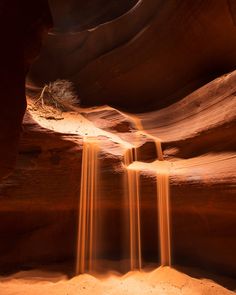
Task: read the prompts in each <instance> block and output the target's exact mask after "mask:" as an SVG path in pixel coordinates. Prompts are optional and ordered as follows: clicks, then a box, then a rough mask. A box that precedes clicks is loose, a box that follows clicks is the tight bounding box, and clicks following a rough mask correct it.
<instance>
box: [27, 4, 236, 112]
mask: <svg viewBox="0 0 236 295" xmlns="http://www.w3.org/2000/svg"><path fill="white" fill-rule="evenodd" d="M232 3H233V2H232V1H227V0H219V1H214V2H213V1H210V0H207V1H206V0H204V1H203V0H198V1H194V3H193V2H189V1H174V0H169V1H151V0H140V1H139V2H138V3H137V4H136V5H135V6H134V7H133V9H131V10H130V11H129V12H127V13H126V14H125V15H123V16H121V17H120V18H118V19H114V20H111V21H110V22H107V23H105V24H103V25H102V26H98V27H94V28H93V29H92V30H89V31H86V30H85V31H83V32H80V33H74V34H66V36H65V35H60V34H56V35H55V34H53V35H50V36H49V39H48V42H47V45H46V47H45V48H44V50H43V53H42V55H41V58H40V59H39V60H38V62H37V63H36V64H35V66H34V67H33V69H32V71H31V73H30V77H29V80H30V81H31V83H33V84H36V85H42V83H44V82H47V81H49V80H50V81H52V80H55V79H57V78H66V79H69V80H72V81H73V82H74V83H75V85H76V87H77V90H78V93H79V96H80V98H81V101H82V104H84V105H98V104H109V105H113V106H118V107H122V108H124V109H129V110H130V111H135V110H136V111H137V110H138V111H144V110H147V109H149V110H153V109H156V108H160V107H163V106H166V105H168V104H171V103H172V102H173V101H176V100H178V99H179V98H181V97H183V96H185V95H186V94H188V93H190V92H192V91H193V90H194V89H196V88H198V87H199V86H200V85H202V84H204V83H206V82H207V81H210V80H212V79H213V78H214V77H216V76H219V75H221V74H222V73H225V72H227V71H231V70H233V69H234V67H235V65H236V37H235V36H236V26H235V24H234V15H235V10H234V9H233V7H234V5H233V4H232ZM63 40H64V41H63Z"/></svg>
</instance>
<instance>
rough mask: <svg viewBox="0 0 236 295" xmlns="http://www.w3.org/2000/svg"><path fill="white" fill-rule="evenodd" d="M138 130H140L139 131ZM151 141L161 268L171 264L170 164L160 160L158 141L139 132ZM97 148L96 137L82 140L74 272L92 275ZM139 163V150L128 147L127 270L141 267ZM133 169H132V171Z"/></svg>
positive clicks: (94, 249)
mask: <svg viewBox="0 0 236 295" xmlns="http://www.w3.org/2000/svg"><path fill="white" fill-rule="evenodd" d="M139 130H140V128H139ZM138 133H139V134H143V135H145V136H147V137H149V138H151V139H152V140H153V141H154V142H155V145H156V151H157V156H158V161H156V162H157V164H156V166H155V167H156V168H155V171H156V173H157V215H158V220H157V223H158V226H159V243H160V256H161V265H165V266H170V265H171V250H170V249H171V244H170V220H169V219H170V217H169V165H168V162H166V161H164V160H163V154H162V147H161V142H160V140H159V139H157V138H155V137H152V136H151V135H149V134H147V133H146V132H145V131H141V130H140V131H138ZM98 151H99V147H98V144H97V142H96V136H95V137H87V136H86V137H84V143H83V153H82V168H81V190H80V203H79V219H78V239H77V260H76V273H77V274H81V273H85V272H93V271H94V269H95V267H94V264H95V262H96V240H97V230H96V227H95V226H96V224H97V220H96V212H97V210H96V209H97V208H96V207H97V201H98V200H97V185H98V183H97V177H98ZM137 161H138V149H137V148H136V147H133V148H128V149H126V151H125V154H124V165H125V167H126V171H127V173H126V175H127V178H126V181H125V185H124V188H123V189H124V192H125V196H126V198H127V201H128V206H129V213H128V214H129V217H128V218H129V245H130V246H129V247H130V249H129V251H130V270H135V269H136V270H140V269H141V268H142V249H141V244H142V243H141V222H142V221H141V218H140V170H141V169H136V168H135V166H133V164H135V163H137ZM133 167H134V168H133Z"/></svg>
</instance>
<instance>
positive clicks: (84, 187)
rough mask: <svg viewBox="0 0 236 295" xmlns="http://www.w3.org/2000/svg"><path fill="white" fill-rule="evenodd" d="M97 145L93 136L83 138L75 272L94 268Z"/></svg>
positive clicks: (88, 270) (89, 270) (78, 272)
mask: <svg viewBox="0 0 236 295" xmlns="http://www.w3.org/2000/svg"><path fill="white" fill-rule="evenodd" d="M97 176H98V145H97V144H96V141H95V140H94V139H93V138H84V143H83V154H82V169H81V188H80V204H79V221H78V244H77V261H76V273H77V274H80V273H84V272H91V271H93V269H94V262H95V259H96V257H95V252H96V251H95V250H96V238H95V237H96V228H95V225H96V216H95V214H96V205H97Z"/></svg>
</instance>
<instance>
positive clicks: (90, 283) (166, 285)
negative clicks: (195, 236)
mask: <svg viewBox="0 0 236 295" xmlns="http://www.w3.org/2000/svg"><path fill="white" fill-rule="evenodd" d="M0 294H1V295H23V294H24V295H78V294H79V295H90V294H96V295H121V294H122V295H123V294H127V295H134V294H135V295H137V294H144V295H145V294H148V295H149V294H152V295H180V294H181V295H182V294H183V295H203V294H204V295H230V294H235V292H233V291H229V290H227V289H225V288H223V287H222V286H220V285H218V284H217V283H215V282H213V281H211V280H208V279H195V278H192V277H190V276H188V275H186V274H183V273H181V272H179V271H177V270H175V269H171V268H169V267H161V268H158V269H156V270H154V271H151V272H130V273H128V274H126V275H124V276H118V275H112V274H110V275H106V276H104V277H97V278H96V277H94V276H91V275H88V274H84V275H80V276H77V277H74V278H72V279H67V277H65V276H63V275H60V274H55V273H54V274H53V273H51V274H50V273H45V272H42V271H41V272H40V271H29V272H20V273H17V274H15V275H12V276H10V277H5V278H3V277H2V278H1V279H0Z"/></svg>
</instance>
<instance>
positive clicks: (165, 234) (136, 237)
mask: <svg viewBox="0 0 236 295" xmlns="http://www.w3.org/2000/svg"><path fill="white" fill-rule="evenodd" d="M128 116H129V117H130V118H131V119H132V120H133V122H134V124H135V126H136V128H137V129H138V130H139V132H138V134H140V135H141V134H142V135H145V136H147V137H149V138H151V139H152V140H153V141H154V142H155V146H156V154H157V158H158V162H159V164H157V169H156V171H157V178H156V179H157V214H158V221H157V223H158V228H159V244H160V258H161V265H163V266H171V241H170V205H169V202H170V201H169V198H170V197H169V163H168V162H166V161H164V157H163V152H162V146H161V140H160V139H158V138H156V137H154V136H152V135H150V134H148V133H147V132H145V131H144V128H143V126H142V123H141V121H140V120H139V119H137V118H136V117H134V116H132V115H128ZM135 161H138V150H137V148H132V149H128V150H127V151H126V153H125V155H124V164H125V166H126V167H127V178H128V179H127V180H128V198H129V222H130V225H129V228H130V233H129V235H130V269H131V270H134V269H139V270H140V269H141V268H142V252H141V231H140V228H141V220H140V179H139V178H140V171H139V170H138V169H135V166H132V163H134V162H135ZM131 167H134V169H133V168H131Z"/></svg>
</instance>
